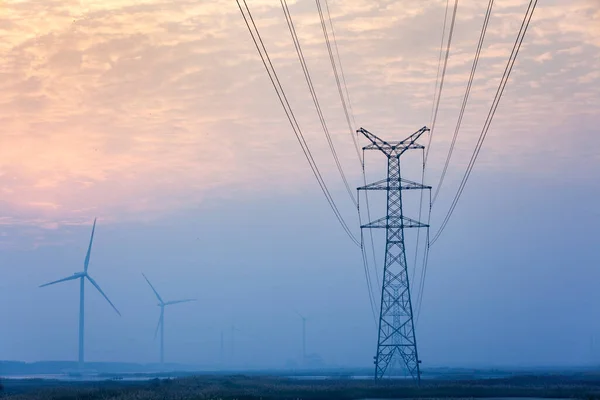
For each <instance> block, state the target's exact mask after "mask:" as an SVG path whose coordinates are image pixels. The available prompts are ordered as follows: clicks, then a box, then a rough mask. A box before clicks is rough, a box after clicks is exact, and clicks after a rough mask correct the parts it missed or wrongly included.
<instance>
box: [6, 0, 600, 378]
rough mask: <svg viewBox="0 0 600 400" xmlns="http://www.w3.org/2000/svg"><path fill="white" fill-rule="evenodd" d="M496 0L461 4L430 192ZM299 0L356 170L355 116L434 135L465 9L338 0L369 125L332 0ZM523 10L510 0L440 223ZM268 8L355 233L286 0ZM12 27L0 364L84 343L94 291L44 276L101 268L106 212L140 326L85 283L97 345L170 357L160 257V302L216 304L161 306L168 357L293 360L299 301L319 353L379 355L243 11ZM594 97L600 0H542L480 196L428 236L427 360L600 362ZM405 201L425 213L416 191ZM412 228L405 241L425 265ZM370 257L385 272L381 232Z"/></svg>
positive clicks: (370, 164)
mask: <svg viewBox="0 0 600 400" xmlns="http://www.w3.org/2000/svg"><path fill="white" fill-rule="evenodd" d="M453 3H454V2H450V7H451V8H452V6H453ZM484 3H485V2H480V1H474V0H461V1H459V3H458V8H457V15H456V27H455V30H454V34H453V38H452V44H451V49H450V55H449V58H448V64H447V71H446V75H445V80H444V88H443V92H442V97H441V100H440V108H439V113H438V115H437V119H436V125H435V129H434V130H433V132H431V133H430V134H429V135H431V136H424V137H423V139H422V143H423V144H427V143H429V140H431V148H430V149H431V150H430V155H429V159H428V163H427V170H426V183H428V184H430V185H432V186H434V189H435V188H436V185H437V184H438V182H439V177H440V174H441V171H442V168H443V165H444V160H445V157H446V154H447V152H448V148H449V146H450V141H451V138H452V135H453V132H454V128H455V125H456V120H457V117H458V111H459V109H460V104H461V102H462V96H463V94H464V91H465V86H466V83H467V79H468V76H469V72H470V70H471V63H472V60H473V56H474V54H475V48H476V44H477V40H478V38H479V32H480V30H481V25H482V23H483V16H484V13H485V7H486V4H484ZM288 4H289V8H290V13H291V15H292V18H293V20H294V24H295V27H296V30H297V32H298V35H299V40H300V43H301V45H302V49H303V52H304V56H305V58H306V62H307V65H308V68H309V69H310V72H311V75H312V79H313V82H314V85H315V89H316V92H317V95H318V97H319V102H320V103H321V106H322V109H323V114H324V116H325V118H326V121H327V125H328V126H329V130H330V132H331V135H332V138H333V143H334V145H335V147H336V151H337V153H338V155H339V159H340V163H341V165H342V167H343V168H344V171H345V173H346V176H347V177H348V181H349V183H350V186H351V187H353V188H355V187H358V186H360V185H362V175H361V167H360V163H359V161H358V158H357V155H356V152H355V149H354V146H353V142H352V138H351V137H350V135H353V134H354V133H353V131H355V130H356V129H358V128H359V127H364V128H366V129H368V130H369V131H371V132H373V133H375V134H376V135H379V136H381V137H383V138H384V139H389V140H401V139H404V138H405V137H407V136H408V135H410V134H411V133H412V132H414V131H416V130H417V129H419V128H421V127H422V126H424V125H427V126H431V120H432V105H433V104H434V102H433V100H434V88H435V85H436V76H437V72H438V60H439V51H440V41H441V35H442V26H443V21H444V12H445V7H446V2H445V1H443V0H428V1H417V0H406V1H402V2H397V1H372V0H347V1H339V0H329V2H328V6H329V10H330V12H331V17H332V21H333V25H334V28H335V36H336V39H337V45H338V48H339V53H340V58H341V61H342V67H343V72H344V77H345V81H346V83H347V87H348V95H349V99H350V104H351V114H352V117H353V118H352V122H351V125H352V126H351V129H350V128H349V127H348V125H347V123H346V119H345V115H344V112H343V108H342V105H341V102H340V98H339V96H338V89H337V86H336V82H335V78H334V75H333V72H332V68H331V65H330V61H329V55H328V52H327V47H326V44H325V41H324V38H323V32H322V30H321V24H320V20H319V15H318V11H317V7H316V4H315V3H314V2H313V1H308V0H297V1H292V0H290V1H288ZM527 4H528V2H527V1H525V0H497V1H496V2H495V4H494V8H493V12H492V16H491V20H490V24H489V27H488V30H487V35H486V39H485V42H484V46H483V50H482V53H481V58H480V61H479V66H478V69H477V73H476V75H475V80H474V83H473V87H472V89H471V95H470V100H469V103H468V106H467V109H466V113H465V116H464V119H463V122H462V127H461V130H460V134H459V136H458V140H457V144H456V149H455V151H454V155H453V158H452V162H451V164H450V167H449V170H448V175H447V177H446V180H445V182H444V185H443V187H442V189H441V190H440V195H439V198H438V199H437V200H436V202H435V203H434V205H433V208H432V215H431V231H432V233H434V232H436V231H437V230H438V228H439V226H440V223H441V221H442V220H443V217H444V215H445V214H446V212H447V210H448V207H449V206H450V203H451V201H452V198H453V196H454V194H455V192H456V190H457V188H458V184H459V182H460V179H461V177H462V174H463V173H464V171H465V168H466V165H467V162H468V159H469V157H470V155H471V153H472V151H473V149H474V146H475V143H476V142H477V138H478V136H479V134H480V132H481V129H482V126H483V123H484V121H485V118H486V115H487V112H488V109H489V107H490V104H491V102H492V99H493V97H494V94H495V91H496V88H497V86H498V83H499V81H500V77H501V76H502V72H503V70H504V67H505V65H506V62H507V59H508V55H509V54H510V51H511V48H512V45H513V42H514V40H515V38H516V34H517V31H518V29H519V26H520V24H521V20H522V18H523V15H524V13H525V10H526V8H527ZM248 5H249V7H250V9H251V11H252V13H253V17H254V19H255V21H256V24H257V26H258V28H259V30H260V32H261V35H262V38H263V40H264V43H265V45H266V47H267V49H268V51H269V54H270V56H271V59H272V61H273V65H274V66H275V69H276V71H277V73H278V75H279V77H280V79H281V83H282V85H283V87H284V89H285V91H286V94H287V96H288V98H289V99H290V104H291V107H292V108H293V110H294V113H295V115H296V117H297V119H298V122H299V124H300V126H301V127H302V131H303V133H304V135H305V137H306V140H307V142H308V144H309V146H310V149H311V152H312V154H313V155H314V158H315V160H316V163H317V165H318V166H319V169H320V170H321V172H322V174H323V176H324V180H325V182H326V183H327V186H328V187H329V189H330V191H331V193H332V196H333V198H334V200H335V202H336V204H337V205H338V207H339V209H340V211H341V213H342V215H343V217H344V219H345V220H346V221H347V222H348V225H349V226H350V229H351V231H352V232H353V234H355V235H357V236H358V235H359V231H360V229H359V221H358V217H357V213H356V208H355V207H354V205H353V204H352V202H351V201H350V198H349V196H348V194H347V193H346V191H345V188H344V185H343V182H342V180H341V179H340V177H339V175H338V172H337V169H336V166H335V162H334V160H333V158H332V156H331V154H330V151H329V148H328V145H327V141H326V139H325V137H324V134H323V131H322V130H321V127H320V125H319V120H318V117H317V114H316V112H315V109H314V107H313V104H312V101H311V97H310V93H309V91H308V89H307V86H306V83H305V81H304V77H303V75H302V69H301V67H300V64H299V61H298V59H297V56H296V53H295V49H294V46H293V42H292V39H291V37H290V35H289V31H288V30H287V25H286V23H285V18H284V15H283V11H282V9H281V6H280V4H279V2H277V1H275V0H270V1H267V0H249V1H248ZM330 34H331V33H330ZM0 37H2V40H0V78H1V79H0V104H1V107H0V110H2V111H1V112H0V126H1V127H2V128H1V130H0V276H1V277H2V279H1V280H0V302H2V304H7V305H10V306H8V307H2V309H1V310H0V318H2V321H3V323H2V324H1V328H0V359H10V360H25V361H35V360H57V359H60V360H68V359H76V356H77V353H76V352H77V343H76V340H77V310H78V301H77V300H78V287H77V284H75V283H74V282H67V283H63V284H60V285H56V286H52V287H46V288H43V289H39V288H38V285H40V284H42V283H45V282H47V281H52V280H55V279H59V278H61V277H64V276H67V275H70V274H72V273H73V272H77V271H80V270H81V269H82V265H83V260H84V257H85V251H86V247H87V243H88V240H89V234H90V231H91V225H92V222H93V220H94V218H95V217H97V218H98V226H97V230H96V238H95V242H94V248H93V250H92V257H91V263H90V274H91V275H92V276H93V277H94V279H96V280H97V281H98V283H99V284H100V286H101V287H102V288H103V290H104V291H105V292H106V293H107V295H108V296H109V297H110V298H111V300H112V301H113V302H114V303H115V305H116V306H117V307H118V308H119V310H120V311H121V313H122V317H119V316H118V315H116V313H114V311H113V310H112V309H111V308H110V306H109V305H108V304H107V303H106V302H105V301H104V299H102V298H101V296H100V295H98V293H96V292H94V290H93V289H92V288H91V286H89V285H88V287H87V290H86V296H87V298H86V359H87V360H90V361H136V362H152V361H156V360H157V359H158V343H157V341H155V340H153V335H154V329H155V326H156V322H157V320H158V316H159V309H158V307H156V300H155V298H154V295H153V294H152V292H151V290H150V288H149V287H148V286H147V284H146V283H145V282H144V280H143V277H142V275H141V273H142V272H144V273H145V274H146V275H147V276H148V277H149V279H150V280H151V281H152V282H153V284H154V285H155V287H156V288H157V289H158V290H159V293H161V296H163V297H164V298H166V299H178V298H182V297H195V298H197V299H198V301H197V302H195V303H189V304H181V305H177V306H173V307H172V308H169V309H167V312H166V315H165V324H166V325H165V327H166V329H165V334H166V338H165V341H166V350H165V352H166V359H167V361H173V362H181V363H194V364H202V365H217V364H218V363H219V362H221V361H222V359H221V355H220V337H221V332H223V334H224V337H225V338H226V340H225V342H226V343H225V348H226V351H225V352H226V355H225V358H226V360H225V362H227V363H228V365H236V366H261V367H262V366H282V365H284V364H285V363H286V362H287V361H288V360H298V359H299V357H300V355H301V320H300V318H299V317H298V316H297V315H296V314H295V311H294V310H296V311H298V312H300V313H301V314H303V315H305V316H306V317H307V318H308V319H307V351H308V352H309V353H317V354H319V355H320V356H321V357H322V358H323V360H324V361H325V362H326V363H328V364H330V365H352V366H369V365H371V362H372V356H373V355H374V352H375V345H376V329H375V323H374V321H373V316H372V313H371V309H370V306H369V301H368V295H367V286H366V283H365V276H364V271H363V266H362V262H361V256H360V251H359V250H358V248H357V247H356V246H355V245H354V244H353V243H352V242H351V241H350V240H349V239H348V237H347V236H346V235H345V233H344V231H343V230H342V229H341V227H340V226H339V225H338V224H337V221H336V219H335V217H334V216H333V213H332V212H331V210H330V209H329V206H328V205H327V202H326V200H325V198H324V197H323V195H322V193H321V192H320V189H319V187H318V185H317V183H316V182H315V179H314V177H313V176H312V173H311V171H310V169H309V167H308V165H307V163H306V160H305V159H304V156H303V154H302V151H301V149H300V147H299V146H298V143H297V142H296V138H295V137H294V135H293V132H292V130H291V128H290V126H289V123H288V121H287V119H286V117H285V114H284V112H283V110H282V108H281V106H280V104H279V102H278V99H277V96H276V94H275V92H274V90H273V88H272V86H271V84H270V81H269V79H268V76H267V74H266V72H265V70H264V67H263V66H262V64H261V61H260V58H259V57H258V54H257V52H256V49H255V48H254V44H253V42H252V40H251V38H250V35H249V33H248V31H247V28H246V26H245V24H244V20H243V18H242V16H241V14H240V11H239V9H238V7H237V4H236V2H235V1H225V0H210V1H187V0H178V1H175V2H160V1H154V0H139V1H134V0H119V1H108V0H78V1H60V0H45V1H28V0H23V1H12V0H3V1H0ZM599 106H600V2H598V1H597V0H572V1H570V2H568V4H567V2H564V1H559V0H554V1H553V0H546V1H542V2H539V4H538V6H537V8H536V10H535V13H534V16H533V19H532V22H531V25H530V27H529V30H528V32H527V36H526V38H525V41H524V43H523V46H522V48H521V51H520V53H519V56H518V60H517V63H516V64H515V67H514V69H513V72H512V74H511V76H510V81H509V83H508V85H507V88H506V90H505V92H504V94H503V97H502V100H501V103H500V106H499V108H498V111H497V113H496V115H495V118H494V121H493V123H492V126H491V129H490V130H489V133H488V135H487V138H486V141H485V143H484V145H483V149H482V151H481V153H480V155H479V158H478V160H477V163H476V165H475V168H474V170H473V173H472V175H471V177H470V180H469V182H468V184H467V187H466V190H465V191H464V193H463V195H462V197H461V199H460V203H459V205H458V207H457V209H456V211H455V212H454V214H453V216H452V219H451V221H450V223H449V225H448V227H447V228H446V230H445V231H444V233H443V234H442V236H440V240H439V241H438V242H436V244H435V245H434V246H432V248H431V253H430V259H429V264H428V269H427V275H426V280H425V286H424V287H425V292H424V296H423V303H422V307H421V308H420V313H419V318H418V321H417V327H416V330H417V335H418V343H419V351H420V356H421V359H422V360H423V364H424V365H425V366H427V365H430V366H434V365H436V366H437V365H444V366H490V365H513V366H518V365H582V364H590V363H596V364H599V363H600V315H599V314H598V311H597V310H598V309H599V307H598V303H599V302H600V298H599V297H598V294H597V290H596V285H595V282H597V281H598V279H600V271H599V270H598V268H597V266H598V265H599V263H600V256H599V255H598V253H597V252H596V251H595V249H596V248H597V240H598V239H597V238H598V237H599V234H600V232H599V229H598V225H599V223H600V211H598V208H597V207H596V206H595V203H596V201H595V200H594V199H595V198H596V197H597V196H598V195H599V194H600V183H599V182H600V180H599V179H598V171H600V169H599V168H600V151H599V150H598V149H599V148H600V136H599V135H598V128H597V126H598V125H599V123H600V113H599V112H598V110H599V109H600V107H599ZM358 140H359V143H360V145H361V146H364V145H366V144H367V143H366V141H365V140H364V138H362V139H361V138H358ZM420 163H421V159H420V154H418V153H417V154H407V156H406V157H403V164H402V165H403V173H404V174H405V175H404V176H406V177H407V178H408V179H413V180H418V179H420V171H421V164H420ZM365 169H366V174H367V179H368V180H376V179H381V178H383V177H384V174H385V158H384V157H383V156H382V155H381V154H376V153H369V154H368V155H367V156H366V159H365ZM409 196H413V197H412V198H410V197H409ZM363 200H364V199H363ZM363 200H361V209H362V211H363V213H364V205H363V204H364V203H363V202H362V201H363ZM370 200H371V206H372V207H371V214H372V217H373V218H378V217H379V216H382V215H384V213H385V199H384V198H383V197H381V194H374V195H373V196H372V197H371V198H370ZM405 200H406V207H405V212H406V215H407V216H409V217H411V218H414V219H416V218H417V216H418V213H419V211H418V199H417V198H415V197H414V195H412V194H407V198H406V199H405ZM424 214H425V213H424ZM363 218H366V216H365V215H363ZM423 233H424V232H423ZM415 239H416V236H415V233H414V232H410V233H407V248H409V249H410V250H409V251H408V253H409V263H410V266H409V268H411V269H412V268H414V265H415V264H416V263H415V262H414V258H415V257H414V254H415ZM421 243H422V241H421ZM369 244H370V243H369ZM375 250H376V254H375V258H376V262H377V269H378V271H379V272H378V274H379V276H381V270H382V269H383V266H382V260H383V252H384V242H383V236H382V235H381V232H378V233H376V234H375ZM418 265H419V266H418V267H417V273H416V276H417V279H418V277H419V276H421V273H420V268H421V267H420V265H421V264H420V263H418ZM371 267H373V266H371ZM371 275H372V278H375V272H374V270H371ZM375 286H376V285H375ZM419 286H420V284H419V281H418V280H417V281H416V282H413V290H418V289H414V288H418V287H419ZM375 290H376V291H377V290H378V289H377V288H375ZM232 325H235V326H236V327H237V328H238V329H239V331H236V333H235V335H234V337H233V338H232V335H231V326H232ZM594 338H597V339H594ZM594 341H595V342H596V343H599V344H598V345H592V343H593V342H594ZM232 343H233V345H232ZM232 349H233V350H232Z"/></svg>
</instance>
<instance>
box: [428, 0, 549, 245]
mask: <svg viewBox="0 0 600 400" xmlns="http://www.w3.org/2000/svg"><path fill="white" fill-rule="evenodd" d="M536 5H537V0H530V2H529V6H528V7H527V11H526V12H525V17H524V18H523V22H522V23H521V28H520V29H519V33H518V34H517V38H516V40H515V43H514V45H513V49H512V51H511V53H510V56H509V58H508V62H507V64H506V67H505V69H504V73H503V74H502V78H501V79H500V84H499V85H498V89H497V90H496V95H495V96H494V100H493V101H492V105H491V107H490V110H489V112H488V115H487V118H486V120H485V122H484V124H483V128H482V130H481V133H480V135H479V139H478V141H477V144H476V146H475V149H474V151H473V154H472V155H471V159H470V161H469V164H468V165H467V169H466V171H465V174H464V175H463V178H462V181H461V183H460V185H459V188H458V191H457V192H456V195H455V196H454V200H453V201H452V204H451V206H450V209H449V210H448V213H447V214H446V216H445V218H444V220H443V222H442V224H441V226H440V228H439V230H438V231H437V232H436V234H435V235H434V237H433V239H432V240H431V245H433V244H434V243H435V242H436V241H437V240H438V239H439V237H440V235H441V234H442V232H443V231H444V229H445V228H446V226H447V225H448V221H449V220H450V218H451V217H452V214H453V213H454V210H455V209H456V205H457V204H458V201H459V199H460V196H461V195H462V192H463V190H464V188H465V186H466V184H467V181H468V179H469V176H470V175H471V172H472V171H473V166H474V165H475V161H476V160H477V156H478V155H479V152H480V151H481V147H482V146H483V142H484V141H485V138H486V136H487V132H488V130H489V128H490V125H491V123H492V120H493V118H494V115H495V113H496V110H497V109H498V104H499V103H500V99H501V98H502V94H503V93H504V89H505V88H506V84H507V82H508V79H509V78H510V73H511V72H512V69H513V66H514V64H515V61H516V59H517V56H518V54H519V50H520V49H521V44H522V43H523V39H524V38H525V34H526V33H527V29H528V28H529V23H530V22H531V18H532V16H533V13H534V11H535V7H536Z"/></svg>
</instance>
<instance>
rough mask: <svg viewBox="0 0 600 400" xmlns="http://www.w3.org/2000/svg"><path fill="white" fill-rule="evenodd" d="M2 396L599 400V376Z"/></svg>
mask: <svg viewBox="0 0 600 400" xmlns="http://www.w3.org/2000/svg"><path fill="white" fill-rule="evenodd" d="M4 386H5V388H4V390H5V394H4V396H5V397H4V398H5V399H11V400H18V399H35V400H37V399H39V400H42V399H44V400H46V399H56V400H59V399H60V400H96V399H98V400H100V399H102V400H107V399H119V400H159V399H160V400H171V399H173V400H175V399H177V400H183V399H232V400H233V399H240V400H246V399H247V400H250V399H252V400H254V399H256V400H258V399H263V400H271V399H290V400H291V399H310V400H324V399H365V398H371V399H373V398H379V399H401V398H403V399H404V398H430V399H431V398H477V397H538V398H580V399H600V378H599V377H598V376H580V377H573V376H559V375H545V376H519V377H512V378H503V379H481V380H469V381H466V380H461V381H449V380H426V381H424V382H423V383H422V385H421V386H420V387H417V386H415V385H414V384H413V383H411V382H408V381H399V380H395V381H394V380H388V381H383V382H374V381H367V380H352V379H344V380H339V379H337V380H336V379H326V380H298V379H285V378H276V377H259V376H252V377H249V376H227V377H226V376H202V377H188V378H179V379H166V380H159V379H152V380H150V381H142V382H140V381H138V382H128V381H102V382H60V381H50V380H34V379H32V380H19V381H12V380H5V381H4Z"/></svg>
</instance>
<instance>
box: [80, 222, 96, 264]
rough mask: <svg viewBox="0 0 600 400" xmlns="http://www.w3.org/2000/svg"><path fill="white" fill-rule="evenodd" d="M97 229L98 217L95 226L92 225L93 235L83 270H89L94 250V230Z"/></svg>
mask: <svg viewBox="0 0 600 400" xmlns="http://www.w3.org/2000/svg"><path fill="white" fill-rule="evenodd" d="M95 230H96V218H94V226H92V236H90V245H89V246H88V251H87V254H86V255H85V262H84V264H83V270H84V271H85V272H87V270H88V267H89V265H90V254H91V252H92V242H93V241H94V231H95Z"/></svg>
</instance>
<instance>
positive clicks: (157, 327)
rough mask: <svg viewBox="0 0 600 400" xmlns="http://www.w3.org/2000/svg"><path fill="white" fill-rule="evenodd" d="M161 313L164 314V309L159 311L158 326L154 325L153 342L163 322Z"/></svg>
mask: <svg viewBox="0 0 600 400" xmlns="http://www.w3.org/2000/svg"><path fill="white" fill-rule="evenodd" d="M163 313H164V309H162V308H161V309H160V317H158V324H156V330H155V331H154V340H156V335H158V329H159V328H160V324H162V321H163Z"/></svg>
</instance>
